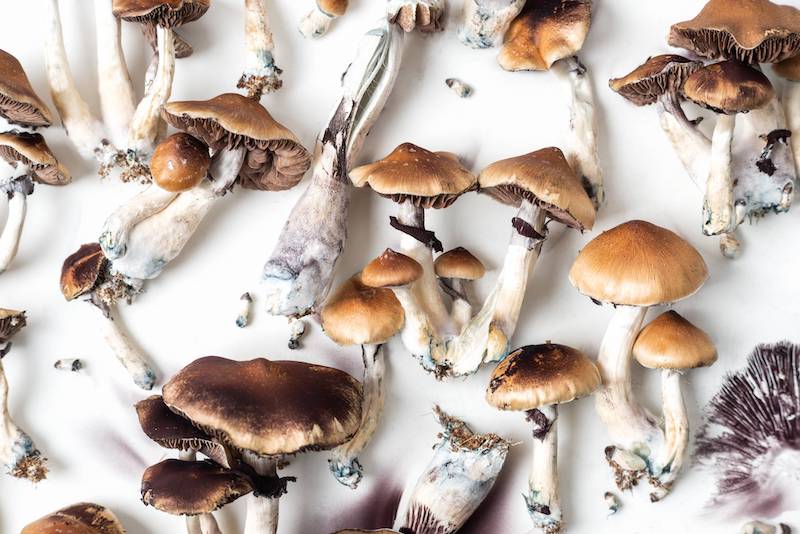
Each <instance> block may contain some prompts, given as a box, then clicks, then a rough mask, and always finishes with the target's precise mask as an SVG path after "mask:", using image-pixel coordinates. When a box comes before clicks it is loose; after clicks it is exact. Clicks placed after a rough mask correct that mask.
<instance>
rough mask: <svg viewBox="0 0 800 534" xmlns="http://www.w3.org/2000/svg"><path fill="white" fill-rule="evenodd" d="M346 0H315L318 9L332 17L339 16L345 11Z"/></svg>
mask: <svg viewBox="0 0 800 534" xmlns="http://www.w3.org/2000/svg"><path fill="white" fill-rule="evenodd" d="M348 4H349V2H348V0H317V6H319V9H320V10H321V11H322V12H324V13H325V14H327V15H330V16H332V17H341V16H342V15H344V14H345V12H346V11H347V6H348Z"/></svg>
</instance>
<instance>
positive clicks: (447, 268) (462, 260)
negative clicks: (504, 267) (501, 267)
mask: <svg viewBox="0 0 800 534" xmlns="http://www.w3.org/2000/svg"><path fill="white" fill-rule="evenodd" d="M433 268H434V270H435V271H436V276H438V277H440V278H456V279H458V280H478V279H480V278H483V275H485V274H486V267H484V266H483V263H481V260H479V259H478V258H476V257H475V256H473V255H472V253H471V252H470V251H469V250H467V249H465V248H464V247H458V248H454V249H452V250H448V251H447V252H445V253H444V254H442V255H440V256H439V257H438V258H436V261H435V262H433Z"/></svg>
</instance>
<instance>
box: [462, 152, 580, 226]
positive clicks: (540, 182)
mask: <svg viewBox="0 0 800 534" xmlns="http://www.w3.org/2000/svg"><path fill="white" fill-rule="evenodd" d="M478 185H479V187H480V192H481V193H486V194H487V195H490V196H492V197H493V198H495V199H496V200H499V201H500V202H502V203H504V204H510V205H512V206H519V205H520V203H521V202H522V200H523V199H527V200H529V201H531V202H533V203H534V204H537V205H539V206H540V207H541V208H542V209H544V210H545V211H547V212H548V213H549V214H550V217H552V218H553V219H555V220H557V221H559V222H561V223H563V224H566V225H567V226H570V227H572V228H577V229H579V230H581V231H583V230H588V229H591V228H592V227H593V226H594V219H595V209H594V204H592V199H591V198H589V195H588V194H587V193H586V190H585V189H584V188H583V186H582V185H581V181H580V180H579V179H578V176H577V174H575V171H574V170H573V169H572V167H570V165H569V162H567V159H566V158H565V157H564V153H563V152H561V150H560V149H558V148H556V147H548V148H543V149H541V150H536V151H535V152H531V153H529V154H525V155H523V156H517V157H515V158H509V159H504V160H501V161H498V162H495V163H492V164H491V165H489V166H488V167H486V168H485V169H484V170H483V171H482V172H481V174H480V176H479V177H478Z"/></svg>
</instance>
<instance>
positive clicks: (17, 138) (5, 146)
mask: <svg viewBox="0 0 800 534" xmlns="http://www.w3.org/2000/svg"><path fill="white" fill-rule="evenodd" d="M0 158H3V159H4V160H5V161H7V162H8V163H10V164H12V165H14V164H15V163H17V162H19V163H22V164H23V165H27V166H29V167H30V168H31V169H32V170H33V175H32V176H33V178H34V179H35V180H36V181H37V182H39V183H42V184H46V185H66V184H68V183H70V182H72V176H70V174H69V171H67V169H66V168H65V167H64V166H63V165H61V163H59V162H58V160H57V159H56V157H55V156H54V155H53V151H52V150H50V147H49V146H47V143H46V142H45V140H44V137H42V136H41V135H39V134H37V133H27V132H7V133H0Z"/></svg>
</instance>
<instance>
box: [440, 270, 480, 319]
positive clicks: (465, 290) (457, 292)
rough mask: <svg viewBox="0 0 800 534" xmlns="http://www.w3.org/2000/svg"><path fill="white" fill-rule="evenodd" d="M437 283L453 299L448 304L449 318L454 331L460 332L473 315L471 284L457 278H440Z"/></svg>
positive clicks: (473, 299) (473, 298)
mask: <svg viewBox="0 0 800 534" xmlns="http://www.w3.org/2000/svg"><path fill="white" fill-rule="evenodd" d="M439 284H440V285H441V286H442V288H443V289H444V292H445V293H447V294H449V295H450V297H451V298H452V299H453V302H452V304H451V305H450V320H451V321H452V323H453V328H454V329H455V331H456V332H461V330H462V329H463V328H464V326H466V324H467V323H468V322H469V321H470V319H472V315H473V314H472V310H473V303H474V302H475V297H474V295H473V292H472V284H471V282H470V281H469V280H461V279H457V278H445V279H440V280H439Z"/></svg>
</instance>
